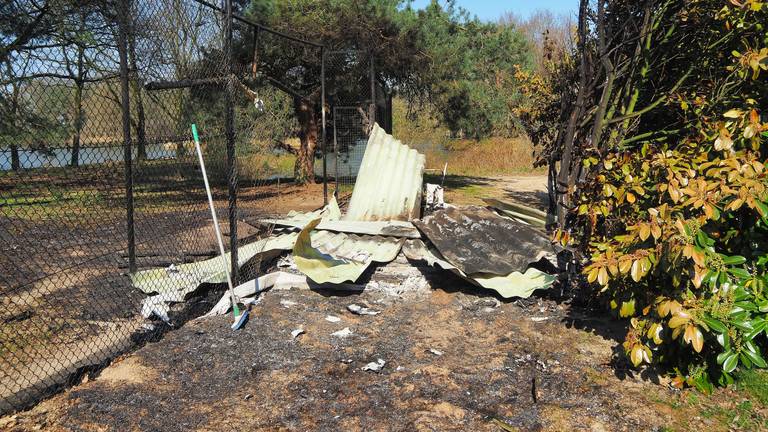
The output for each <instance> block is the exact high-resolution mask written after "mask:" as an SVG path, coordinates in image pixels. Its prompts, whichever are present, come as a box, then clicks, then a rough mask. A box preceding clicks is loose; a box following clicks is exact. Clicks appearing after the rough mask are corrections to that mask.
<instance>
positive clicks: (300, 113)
mask: <svg viewBox="0 0 768 432" xmlns="http://www.w3.org/2000/svg"><path fill="white" fill-rule="evenodd" d="M293 107H294V111H295V114H296V118H297V119H298V121H299V140H300V141H301V147H300V148H299V154H298V155H296V164H295V165H294V168H293V174H294V177H295V178H296V183H297V184H306V183H311V182H314V181H315V170H314V162H315V148H316V147H317V139H318V136H319V126H320V125H319V123H318V121H317V110H316V108H315V104H314V103H313V102H312V101H311V100H308V99H304V98H294V101H293Z"/></svg>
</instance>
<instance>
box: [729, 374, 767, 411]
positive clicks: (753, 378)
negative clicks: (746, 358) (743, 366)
mask: <svg viewBox="0 0 768 432" xmlns="http://www.w3.org/2000/svg"><path fill="white" fill-rule="evenodd" d="M736 388H737V389H738V390H739V391H741V392H744V393H746V394H747V395H748V396H749V397H750V398H752V399H754V400H756V401H758V402H760V403H761V404H763V405H768V372H763V371H758V370H754V369H751V370H745V371H743V372H740V373H739V374H738V376H737V377H736Z"/></svg>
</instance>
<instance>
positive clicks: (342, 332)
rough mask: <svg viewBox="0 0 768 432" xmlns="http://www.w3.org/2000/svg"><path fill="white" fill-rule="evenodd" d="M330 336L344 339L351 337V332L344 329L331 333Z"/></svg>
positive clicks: (347, 328)
mask: <svg viewBox="0 0 768 432" xmlns="http://www.w3.org/2000/svg"><path fill="white" fill-rule="evenodd" d="M331 336H333V337H337V338H345V337H349V336H352V330H350V329H349V327H344V328H343V329H341V330H339V331H336V332H333V333H331Z"/></svg>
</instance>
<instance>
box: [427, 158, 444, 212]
mask: <svg viewBox="0 0 768 432" xmlns="http://www.w3.org/2000/svg"><path fill="white" fill-rule="evenodd" d="M446 168H447V164H446ZM443 177H445V171H443ZM424 189H426V191H425V193H424V203H425V205H426V209H427V212H428V213H429V212H432V211H435V210H437V209H441V208H444V207H445V198H444V190H443V187H442V186H440V185H436V184H431V183H427V184H426V185H425V188H424Z"/></svg>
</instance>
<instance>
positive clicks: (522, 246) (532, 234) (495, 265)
mask: <svg viewBox="0 0 768 432" xmlns="http://www.w3.org/2000/svg"><path fill="white" fill-rule="evenodd" d="M413 224H414V225H416V227H417V228H418V229H419V230H420V231H421V232H422V233H424V235H425V236H426V237H427V238H428V239H429V240H430V241H431V242H432V244H434V245H435V247H436V248H437V250H438V251H440V253H441V254H442V255H443V256H444V257H445V258H446V259H447V260H448V261H450V262H451V263H452V264H453V265H455V266H456V267H457V268H459V269H460V270H461V271H463V272H464V273H466V274H474V273H491V274H496V275H507V274H510V273H512V272H515V271H518V272H522V271H525V269H526V268H528V266H529V265H530V264H531V263H535V262H537V261H539V260H541V259H542V258H549V259H551V260H554V259H555V257H556V251H555V249H554V246H553V245H552V242H551V241H550V240H549V238H547V236H546V234H544V233H542V232H540V231H538V230H536V229H534V228H532V227H531V226H530V225H526V224H524V223H522V222H518V221H516V220H512V219H509V218H505V217H502V216H499V215H498V214H496V213H495V212H493V211H491V210H489V209H487V208H485V207H464V208H458V207H448V208H446V209H442V210H438V211H436V212H434V213H433V214H431V215H429V216H427V217H425V218H424V219H422V220H417V221H414V222H413Z"/></svg>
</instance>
